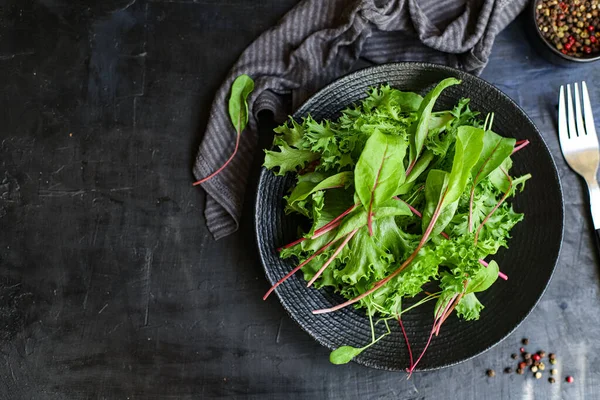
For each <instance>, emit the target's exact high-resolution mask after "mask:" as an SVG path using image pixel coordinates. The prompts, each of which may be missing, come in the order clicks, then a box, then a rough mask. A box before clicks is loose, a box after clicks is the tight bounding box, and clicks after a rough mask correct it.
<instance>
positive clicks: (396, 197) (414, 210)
mask: <svg viewBox="0 0 600 400" xmlns="http://www.w3.org/2000/svg"><path fill="white" fill-rule="evenodd" d="M394 199H396V200H398V201H401V202H403V203H404V204H406V205H407V206H408V208H409V209H410V211H411V212H412V213H413V214H415V215H416V216H417V217H419V218H422V215H421V213H420V212H419V210H417V209H416V208H414V207H413V206H411V205H410V204H408V203H407V202H405V201H404V200H402V199H401V198H400V197H398V196H394Z"/></svg>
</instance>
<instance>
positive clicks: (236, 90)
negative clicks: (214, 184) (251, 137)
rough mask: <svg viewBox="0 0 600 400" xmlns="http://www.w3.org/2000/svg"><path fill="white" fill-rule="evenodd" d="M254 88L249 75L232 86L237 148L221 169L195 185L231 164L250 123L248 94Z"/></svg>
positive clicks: (230, 105) (231, 107)
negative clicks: (243, 132)
mask: <svg viewBox="0 0 600 400" xmlns="http://www.w3.org/2000/svg"><path fill="white" fill-rule="evenodd" d="M253 90H254V81H253V80H252V78H250V77H249V76H248V75H240V76H238V77H237V78H236V79H235V81H233V85H232V86H231V96H229V118H231V123H232V124H233V126H234V128H235V130H236V137H235V148H234V149H233V153H231V156H230V157H229V158H228V159H227V161H225V163H223V165H222V166H221V167H219V169H217V170H216V171H215V172H213V173H212V174H210V175H208V176H207V177H206V178H202V179H200V180H199V181H196V182H194V184H193V186H197V185H200V184H202V183H204V182H206V181H208V180H210V179H212V178H213V177H215V176H217V175H218V174H219V173H220V172H221V171H223V169H224V168H225V167H226V166H227V165H229V163H230V162H231V160H233V157H235V155H236V154H237V151H238V148H239V147H240V136H241V134H242V131H243V130H244V128H245V127H246V124H247V123H248V101H247V100H248V96H249V95H250V93H251V92H252V91H253Z"/></svg>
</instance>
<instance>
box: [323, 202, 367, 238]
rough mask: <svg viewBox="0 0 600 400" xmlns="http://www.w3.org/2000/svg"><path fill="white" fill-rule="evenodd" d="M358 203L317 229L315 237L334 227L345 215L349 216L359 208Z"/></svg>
mask: <svg viewBox="0 0 600 400" xmlns="http://www.w3.org/2000/svg"><path fill="white" fill-rule="evenodd" d="M359 204H360V203H356V204H354V205H353V206H352V207H350V208H349V209H347V210H346V211H344V212H343V213H341V214H340V215H338V216H337V217H335V218H334V219H332V220H331V221H329V222H328V223H327V224H325V225H323V226H322V227H320V228H319V229H317V230H316V231H315V235H318V234H320V233H321V232H322V231H328V230H330V229H332V228H331V226H332V225H335V224H336V223H337V222H338V221H340V220H341V219H342V218H344V217H345V216H346V215H348V214H350V213H351V212H352V211H354V209H355V208H356V207H358V206H359Z"/></svg>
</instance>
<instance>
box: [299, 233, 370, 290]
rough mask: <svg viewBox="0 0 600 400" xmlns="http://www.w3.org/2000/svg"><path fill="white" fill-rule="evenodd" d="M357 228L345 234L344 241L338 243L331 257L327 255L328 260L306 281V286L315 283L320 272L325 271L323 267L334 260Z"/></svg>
mask: <svg viewBox="0 0 600 400" xmlns="http://www.w3.org/2000/svg"><path fill="white" fill-rule="evenodd" d="M358 229H359V228H357V229H355V230H353V231H352V232H350V233H349V234H348V235H346V238H345V239H344V241H343V242H342V244H340V246H339V247H338V248H337V249H336V250H335V251H334V252H333V254H332V255H331V257H329V260H327V261H326V262H325V264H323V266H322V267H321V269H319V270H318V271H317V273H316V274H315V276H313V277H312V279H311V280H310V281H308V284H307V285H306V287H311V286H312V284H313V283H315V281H316V280H317V279H318V278H319V277H320V276H321V274H322V273H323V271H325V269H326V268H327V267H329V264H331V263H332V262H333V260H335V258H336V257H337V256H338V254H340V252H341V251H342V249H343V248H344V247H345V246H346V245H347V244H348V242H349V241H350V239H352V237H353V236H354V235H355V234H356V232H358Z"/></svg>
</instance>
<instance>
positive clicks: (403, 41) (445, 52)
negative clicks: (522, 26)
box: [194, 0, 527, 239]
mask: <svg viewBox="0 0 600 400" xmlns="http://www.w3.org/2000/svg"><path fill="white" fill-rule="evenodd" d="M526 3H527V0H466V1H465V0H441V1H437V0H380V1H377V0H352V1H350V0H304V1H302V2H300V3H299V4H298V5H297V6H296V7H294V8H293V9H292V10H291V11H289V12H288V13H287V14H286V15H285V16H284V17H283V19H282V20H281V21H280V22H279V23H278V24H277V25H276V26H275V27H273V28H271V29H269V30H268V31H266V32H265V33H263V34H262V35H261V36H260V37H259V38H258V39H256V41H254V43H252V44H251V45H250V46H249V47H248V48H247V49H246V50H245V51H244V52H243V53H242V55H241V56H240V58H239V60H238V61H237V62H236V64H235V65H234V66H233V68H232V69H231V71H230V72H229V75H228V77H227V79H226V80H225V82H223V85H222V86H221V87H220V89H219V90H218V92H217V94H216V96H215V99H214V102H213V105H212V109H211V112H210V117H209V121H208V125H207V127H206V133H205V135H204V138H203V140H202V144H201V145H200V150H199V152H198V155H197V157H196V162H195V165H194V175H195V176H196V178H197V179H201V178H203V177H205V176H207V175H209V174H210V173H211V172H213V171H215V170H216V169H217V168H219V167H220V166H221V165H222V164H223V163H224V162H225V160H227V158H228V157H229V156H230V155H231V153H232V151H233V147H234V144H235V130H234V128H233V126H232V125H231V122H230V120H229V116H228V111H227V102H228V95H229V90H230V88H231V84H232V82H233V80H234V79H235V78H236V77H237V76H238V75H240V74H248V75H249V76H251V77H252V78H253V79H254V81H255V90H254V92H253V93H252V94H251V95H250V98H249V99H248V105H249V114H250V120H249V123H248V126H247V128H246V130H245V131H244V132H243V134H242V136H241V143H240V148H239V151H238V154H237V155H236V157H235V158H234V159H233V160H232V162H231V163H230V164H229V165H228V166H227V168H225V169H224V170H223V171H222V172H221V173H220V174H219V175H217V176H216V177H214V178H213V179H211V180H209V181H207V182H205V183H204V184H202V187H203V188H204V190H206V193H207V197H206V208H205V211H204V212H205V217H206V223H207V225H208V229H209V230H210V231H211V233H212V234H213V235H214V237H215V238H216V239H219V238H222V237H224V236H227V235H229V234H231V233H233V232H235V231H236V230H237V229H238V225H239V220H240V217H241V212H242V204H243V200H244V192H245V190H246V181H247V178H248V173H249V169H250V164H251V162H252V157H253V154H254V150H255V147H256V143H257V133H256V132H257V121H256V115H257V114H258V113H259V112H260V111H262V110H270V111H272V112H273V113H274V116H275V120H276V121H278V122H280V121H283V120H284V119H285V118H286V117H287V115H288V114H291V113H292V112H293V109H295V108H296V107H297V106H299V105H300V104H301V103H302V102H303V101H304V100H306V99H307V98H308V97H309V96H310V95H311V94H313V93H314V92H316V91H317V90H318V89H320V88H321V87H323V86H324V85H325V84H327V83H329V82H331V81H332V80H334V79H335V78H336V77H338V76H340V75H343V74H345V73H346V72H348V71H350V70H351V69H352V67H353V65H354V64H355V63H356V61H357V60H358V59H359V57H360V58H364V59H366V60H367V61H370V62H373V63H383V62H392V61H409V60H410V61H430V62H435V63H440V64H447V65H451V66H453V67H456V68H461V69H463V70H466V71H468V72H471V73H475V74H479V73H480V72H481V70H482V69H483V67H484V66H485V64H486V63H487V60H488V56H489V54H490V51H491V48H492V45H493V43H494V38H495V37H496V35H497V34H498V33H499V32H500V31H501V30H502V29H504V27H506V25H508V23H509V22H511V21H512V20H513V19H514V18H515V17H516V16H517V15H518V14H519V13H520V12H521V11H522V9H523V8H524V7H525V5H526ZM286 95H291V98H292V102H291V107H292V108H291V109H290V108H286V107H285V105H284V104H285V103H284V101H283V99H284V96H286ZM288 107H289V102H288Z"/></svg>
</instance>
